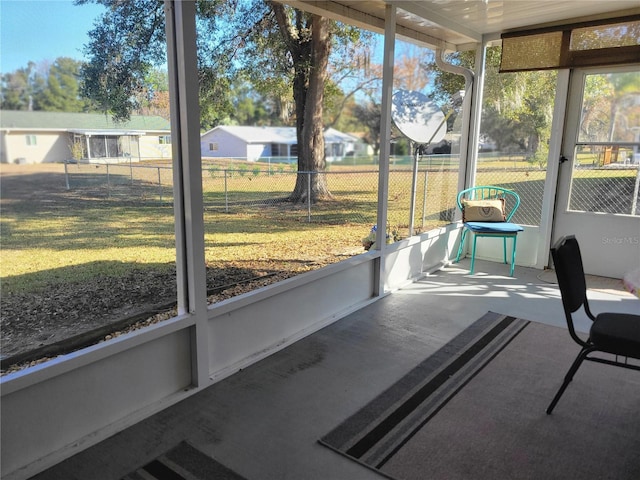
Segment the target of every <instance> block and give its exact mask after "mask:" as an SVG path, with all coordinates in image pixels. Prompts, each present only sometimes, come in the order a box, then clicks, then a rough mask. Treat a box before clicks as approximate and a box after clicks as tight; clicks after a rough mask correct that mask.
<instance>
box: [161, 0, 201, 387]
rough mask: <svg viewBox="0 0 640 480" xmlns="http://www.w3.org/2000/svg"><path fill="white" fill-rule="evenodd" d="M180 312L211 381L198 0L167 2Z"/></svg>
mask: <svg viewBox="0 0 640 480" xmlns="http://www.w3.org/2000/svg"><path fill="white" fill-rule="evenodd" d="M165 15H166V30H167V57H168V65H169V94H170V105H171V135H172V149H173V172H174V173H173V175H174V211H175V230H176V268H177V281H178V313H179V314H184V313H187V312H188V313H189V314H191V315H193V316H194V317H195V326H194V328H193V331H192V348H193V350H192V366H193V371H192V380H193V383H194V385H196V386H202V385H204V384H205V383H206V382H207V381H208V379H209V351H208V350H209V349H208V346H209V342H208V331H207V327H208V324H207V284H206V267H205V258H204V218H203V201H202V158H201V155H200V108H199V104H198V99H199V93H198V73H197V51H196V21H195V19H196V9H195V2H193V1H188V0H165Z"/></svg>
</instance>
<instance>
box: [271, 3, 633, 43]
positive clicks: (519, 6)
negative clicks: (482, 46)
mask: <svg viewBox="0 0 640 480" xmlns="http://www.w3.org/2000/svg"><path fill="white" fill-rule="evenodd" d="M284 3H287V4H289V5H292V6H295V7H296V8H299V9H301V10H306V11H311V12H313V13H317V14H320V15H323V16H326V17H330V18H334V19H336V20H340V21H343V22H345V23H349V24H355V25H357V26H360V27H362V28H367V29H371V30H374V31H377V32H380V33H381V32H382V31H383V30H384V18H385V6H386V5H387V4H391V5H395V6H396V7H397V8H398V10H397V18H396V22H397V34H398V36H399V37H401V38H403V39H404V40H410V41H414V42H418V43H423V44H425V45H427V46H430V47H437V46H444V47H445V48H446V49H447V50H465V49H469V48H474V44H476V43H478V42H481V41H482V39H483V36H484V35H486V36H487V37H488V39H489V40H494V39H495V40H497V39H499V36H500V34H501V33H503V32H506V31H512V30H519V29H529V28H536V27H541V26H552V25H559V24H565V23H576V22H580V21H588V20H597V19H602V18H615V17H621V16H627V15H638V14H640V7H638V3H637V1H635V0H608V1H592V0H586V1H585V0H332V1H331V0H330V1H317V0H284Z"/></svg>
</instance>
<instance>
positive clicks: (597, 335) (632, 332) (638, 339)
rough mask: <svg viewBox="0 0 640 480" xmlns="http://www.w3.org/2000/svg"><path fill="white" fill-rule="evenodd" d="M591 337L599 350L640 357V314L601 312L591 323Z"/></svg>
mask: <svg viewBox="0 0 640 480" xmlns="http://www.w3.org/2000/svg"><path fill="white" fill-rule="evenodd" d="M589 338H590V340H591V342H592V343H593V344H594V346H595V347H596V348H598V349H599V350H603V351H605V352H610V353H616V354H618V355H623V356H626V357H632V358H640V315H633V314H631V313H609V312H607V313H601V314H600V315H597V316H596V319H595V321H594V322H593V325H591V332H590V337H589Z"/></svg>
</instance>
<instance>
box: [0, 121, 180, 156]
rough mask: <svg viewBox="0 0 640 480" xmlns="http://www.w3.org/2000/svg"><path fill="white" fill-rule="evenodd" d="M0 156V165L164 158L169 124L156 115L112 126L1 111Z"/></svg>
mask: <svg viewBox="0 0 640 480" xmlns="http://www.w3.org/2000/svg"><path fill="white" fill-rule="evenodd" d="M0 155H1V156H0V162H1V163H52V162H65V161H70V160H77V161H80V162H89V163H105V162H109V163H115V162H129V161H139V160H144V159H158V158H161V159H162V158H167V159H168V158H171V125H170V123H169V121H168V120H165V119H164V118H162V117H159V116H144V115H132V116H131V118H130V120H129V121H127V122H119V123H115V122H113V120H112V119H111V117H110V116H108V115H104V114H99V113H70V112H41V111H36V112H29V111H14V110H2V111H0Z"/></svg>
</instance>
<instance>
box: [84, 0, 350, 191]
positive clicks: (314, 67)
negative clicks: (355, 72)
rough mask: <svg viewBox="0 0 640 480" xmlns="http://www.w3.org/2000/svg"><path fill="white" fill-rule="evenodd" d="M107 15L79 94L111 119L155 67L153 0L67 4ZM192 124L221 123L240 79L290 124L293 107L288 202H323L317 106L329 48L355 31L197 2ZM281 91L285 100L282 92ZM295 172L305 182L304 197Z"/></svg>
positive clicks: (254, 3) (255, 7) (158, 27)
mask: <svg viewBox="0 0 640 480" xmlns="http://www.w3.org/2000/svg"><path fill="white" fill-rule="evenodd" d="M91 1H93V2H95V3H100V4H102V5H104V6H105V7H107V10H106V13H105V14H104V15H103V18H102V19H101V20H100V21H99V22H97V23H96V26H95V27H94V29H93V30H92V31H91V32H90V33H89V36H90V37H91V38H92V40H91V42H90V43H89V45H88V46H87V48H86V53H87V54H88V58H89V61H88V63H87V65H86V67H85V68H84V69H83V78H84V89H83V91H84V93H85V94H86V95H87V96H89V97H90V98H92V99H93V100H94V101H95V102H96V103H97V104H98V105H100V107H101V109H102V110H103V111H106V112H110V113H111V114H112V115H113V116H114V117H115V118H116V119H125V118H127V117H128V116H129V115H130V114H131V112H132V111H133V110H135V109H136V108H137V107H138V106H139V105H138V103H139V102H137V101H136V99H137V98H140V95H141V92H143V91H144V90H145V88H146V87H145V78H146V76H147V75H148V73H149V72H150V71H151V69H152V68H153V66H154V65H159V64H162V63H163V62H164V61H165V53H164V52H165V45H166V43H165V37H164V15H163V12H162V3H161V2H158V1H157V0H130V1H126V2H123V1H121V0H76V3H78V4H83V3H88V2H91ZM197 16H198V22H197V28H198V39H197V41H198V68H199V72H198V74H199V80H200V105H201V117H202V118H201V121H202V123H203V127H205V128H210V127H212V126H215V125H217V124H219V123H221V122H222V121H224V120H225V119H228V118H230V117H231V113H232V112H233V109H234V104H233V101H232V100H233V99H232V97H231V93H232V91H233V85H237V84H238V81H239V79H241V78H247V79H249V81H250V82H251V83H252V85H253V86H254V87H255V88H256V89H257V90H258V92H260V93H262V94H270V95H272V96H273V98H274V99H275V102H274V103H275V104H276V105H279V106H280V109H281V110H280V113H281V118H282V119H288V118H290V116H289V113H288V112H287V111H286V110H287V107H286V105H287V100H286V99H287V96H288V95H290V96H291V98H292V101H293V105H294V111H293V116H294V117H295V126H296V131H297V137H298V172H299V174H298V179H297V182H296V186H295V188H294V190H293V192H292V193H291V195H290V200H291V201H294V202H301V201H307V200H308V199H309V198H310V199H311V200H312V201H314V202H315V201H317V200H321V199H326V198H330V193H329V191H328V189H327V186H326V179H325V177H324V175H323V174H322V172H323V171H324V170H325V167H326V165H325V157H324V123H323V100H324V92H325V86H326V81H327V66H328V63H329V57H330V55H331V52H332V48H334V47H335V46H336V45H337V44H339V43H341V44H342V45H346V44H348V43H349V42H352V41H354V40H357V35H358V30H357V29H355V28H353V27H347V26H343V25H339V24H337V23H336V22H334V21H331V20H329V19H327V18H322V17H319V16H317V15H312V14H309V13H305V12H301V11H299V10H295V9H293V8H291V7H288V6H285V5H283V4H280V3H276V2H271V1H268V0H267V1H263V0H238V1H224V0H214V1H211V0H208V1H204V0H201V1H198V2H197ZM289 92H290V93H289ZM305 172H320V173H313V174H312V175H311V191H308V185H309V183H308V178H307V174H306V173H305Z"/></svg>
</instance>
